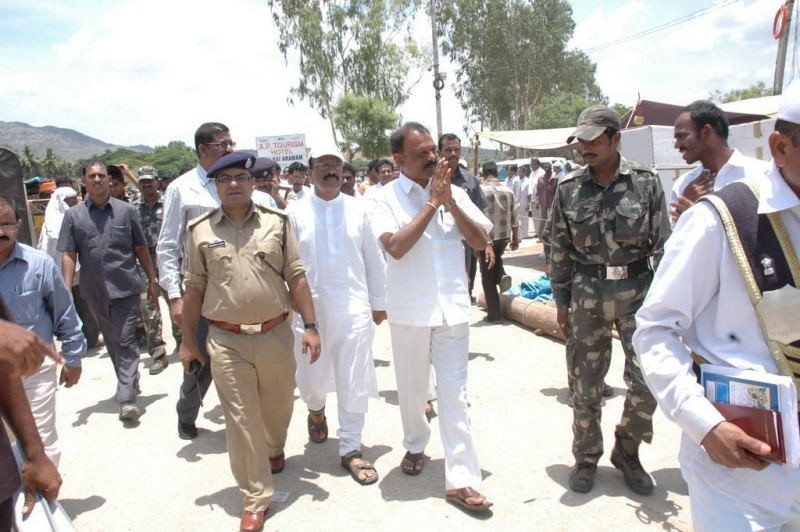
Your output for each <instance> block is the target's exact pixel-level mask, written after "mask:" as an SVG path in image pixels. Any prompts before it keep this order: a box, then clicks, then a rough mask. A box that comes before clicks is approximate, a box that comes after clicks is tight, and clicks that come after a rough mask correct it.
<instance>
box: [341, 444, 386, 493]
mask: <svg viewBox="0 0 800 532" xmlns="http://www.w3.org/2000/svg"><path fill="white" fill-rule="evenodd" d="M354 460H361V463H360V464H354V463H353V461H354ZM342 467H343V468H344V469H345V470H346V471H347V472H348V473H350V476H351V477H353V480H355V481H356V482H358V483H359V484H361V485H362V486H367V485H369V484H374V483H375V482H377V481H378V470H377V469H375V466H374V465H372V464H371V463H369V462H367V461H366V460H364V459H363V458H361V451H350V452H349V453H347V454H346V455H344V456H342ZM362 471H372V472H373V473H374V474H373V475H372V476H368V477H367V478H363V479H362V478H360V477H359V476H358V475H359V474H360V473H361V472H362Z"/></svg>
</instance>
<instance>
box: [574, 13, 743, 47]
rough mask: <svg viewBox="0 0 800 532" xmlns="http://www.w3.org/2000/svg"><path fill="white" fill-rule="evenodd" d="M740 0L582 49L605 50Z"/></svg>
mask: <svg viewBox="0 0 800 532" xmlns="http://www.w3.org/2000/svg"><path fill="white" fill-rule="evenodd" d="M740 1H741V0H726V1H724V2H720V3H719V4H716V5H711V6H708V7H705V8H703V9H698V10H697V11H694V12H693V13H689V14H688V15H684V16H682V17H680V18H676V19H674V20H670V21H668V22H665V23H663V24H659V25H658V26H653V27H652V28H648V29H646V30H643V31H640V32H639V33H634V34H633V35H628V36H626V37H620V38H619V39H616V40H613V41H609V42H606V43H602V44H598V45H597V46H592V47H591V48H586V49H584V50H583V51H584V52H585V53H587V54H589V53H592V52H598V51H600V50H605V49H606V48H611V47H612V46H617V45H618V44H622V43H625V42H629V41H633V40H636V39H641V38H642V37H646V36H648V35H651V34H653V33H656V32H659V31H663V30H666V29H668V28H672V27H674V26H678V25H680V24H683V23H684V22H688V21H689V20H692V19H696V18H700V17H702V16H704V15H708V14H709V13H711V12H713V11H716V10H718V9H722V8H723V7H728V6H730V5H732V4H735V3H737V2H740Z"/></svg>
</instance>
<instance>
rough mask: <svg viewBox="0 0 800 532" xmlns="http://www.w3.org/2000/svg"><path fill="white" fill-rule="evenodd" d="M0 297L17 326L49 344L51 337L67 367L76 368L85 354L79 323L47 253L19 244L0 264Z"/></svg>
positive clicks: (70, 299)
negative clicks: (58, 345) (56, 341)
mask: <svg viewBox="0 0 800 532" xmlns="http://www.w3.org/2000/svg"><path fill="white" fill-rule="evenodd" d="M0 295H2V297H3V300H4V301H5V302H6V304H7V305H8V308H9V310H10V311H11V314H12V316H13V318H14V321H15V322H16V323H17V325H19V326H21V327H25V328H26V329H28V330H30V331H33V332H34V333H36V336H38V337H39V338H41V339H42V341H44V342H45V343H47V344H49V345H52V343H53V336H54V335H55V336H56V337H57V338H58V339H59V340H60V341H61V350H62V352H63V354H64V358H65V359H66V361H67V366H73V367H76V366H77V367H80V365H81V359H80V355H81V354H82V353H84V352H85V351H86V339H85V338H84V337H83V333H82V332H81V320H80V318H78V314H77V312H75V307H74V306H73V304H72V296H70V293H69V291H68V290H67V287H66V286H65V285H64V280H63V279H62V278H61V274H60V273H59V272H58V268H57V267H56V263H55V261H53V259H52V258H50V256H49V255H48V254H47V253H44V252H42V251H38V250H36V249H33V248H32V247H30V246H26V245H25V244H22V243H20V242H17V243H15V244H14V249H13V250H12V251H11V255H9V257H8V259H7V260H6V261H5V262H4V263H3V264H0Z"/></svg>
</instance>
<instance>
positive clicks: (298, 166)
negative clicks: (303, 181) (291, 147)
mask: <svg viewBox="0 0 800 532" xmlns="http://www.w3.org/2000/svg"><path fill="white" fill-rule="evenodd" d="M288 170H289V173H290V174H293V173H295V172H305V171H306V170H308V166H306V165H304V164H303V163H301V162H300V161H295V162H293V163H292V164H290V165H289V168H288Z"/></svg>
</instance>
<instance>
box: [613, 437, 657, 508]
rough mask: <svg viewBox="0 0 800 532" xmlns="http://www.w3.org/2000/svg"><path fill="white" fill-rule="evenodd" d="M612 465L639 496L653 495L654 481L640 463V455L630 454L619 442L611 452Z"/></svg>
mask: <svg viewBox="0 0 800 532" xmlns="http://www.w3.org/2000/svg"><path fill="white" fill-rule="evenodd" d="M611 463H612V464H614V467H616V468H617V469H619V470H620V471H622V476H623V477H625V484H627V485H628V487H629V488H630V489H632V490H633V491H635V492H636V493H638V494H639V495H650V494H651V493H653V479H652V478H650V475H648V474H647V471H645V470H644V468H643V467H642V464H641V463H640V462H639V454H638V453H637V454H628V453H626V452H625V449H623V448H622V445H620V443H619V440H617V444H616V445H614V450H613V451H612V452H611Z"/></svg>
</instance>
